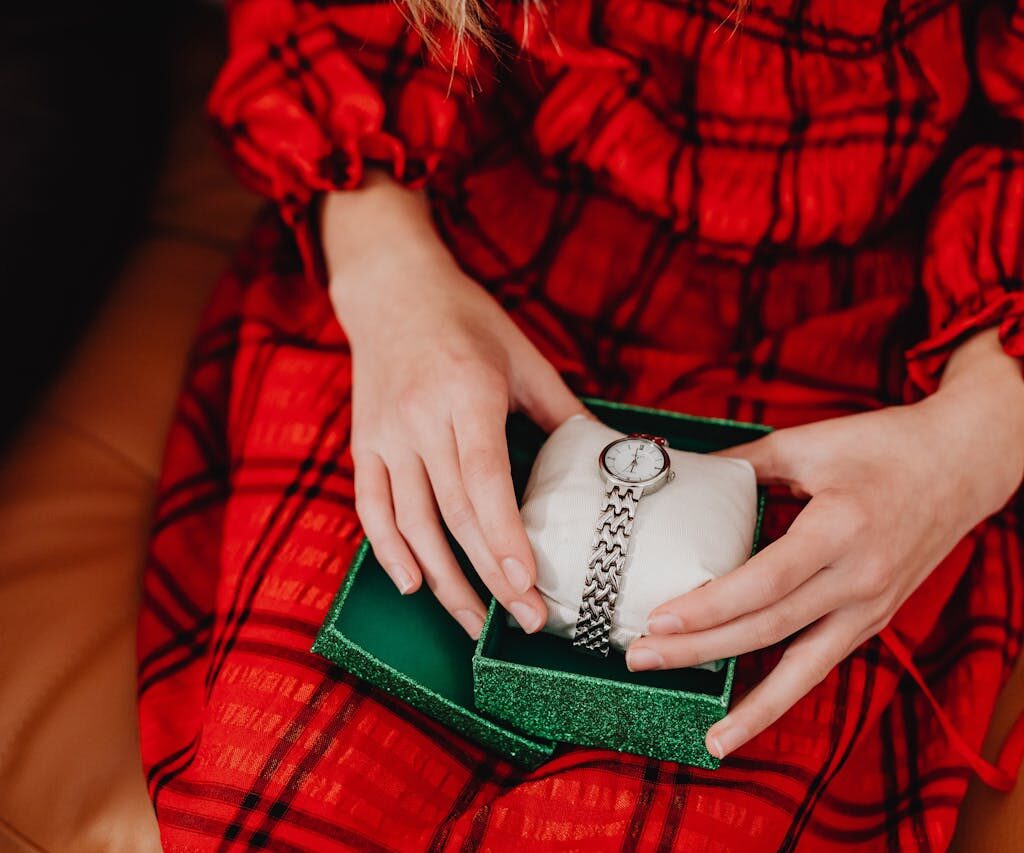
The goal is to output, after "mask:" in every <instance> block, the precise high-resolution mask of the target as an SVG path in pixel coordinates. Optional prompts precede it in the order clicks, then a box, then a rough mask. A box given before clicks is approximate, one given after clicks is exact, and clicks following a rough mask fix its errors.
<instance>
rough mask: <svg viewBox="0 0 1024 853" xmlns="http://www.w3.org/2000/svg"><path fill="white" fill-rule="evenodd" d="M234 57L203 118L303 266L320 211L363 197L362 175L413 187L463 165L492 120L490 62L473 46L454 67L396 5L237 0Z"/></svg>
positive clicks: (446, 51) (450, 46)
mask: <svg viewBox="0 0 1024 853" xmlns="http://www.w3.org/2000/svg"><path fill="white" fill-rule="evenodd" d="M228 21H229V44H228V59H227V61H226V63H225V65H224V67H223V69H222V70H221V73H220V75H219V77H218V79H217V81H216V83H215V85H214V88H213V91H212V93H211V95H210V98H209V101H208V110H209V113H210V116H211V118H212V120H213V123H214V126H215V129H216V131H217V135H218V138H219V139H220V141H221V142H222V144H223V146H224V147H225V148H226V150H227V152H228V155H229V158H230V160H231V162H232V164H233V166H234V167H235V169H236V171H237V172H238V173H239V175H240V176H241V178H242V180H243V181H244V182H245V183H246V184H247V185H248V186H250V187H251V188H253V189H254V190H256V191H257V192H260V193H262V194H264V195H266V196H269V197H270V198H271V199H273V200H274V201H275V202H277V204H278V205H279V207H280V210H281V213H282V215H283V217H284V219H285V221H286V222H288V224H290V225H291V226H292V227H293V228H294V229H295V230H296V233H297V237H298V239H299V245H300V249H301V250H302V253H303V255H304V257H305V259H306V261H307V263H310V262H313V263H319V261H318V260H315V259H314V258H313V257H312V256H313V255H316V254H317V250H316V249H315V246H314V245H313V244H314V242H315V239H316V237H315V234H314V230H315V229H314V227H313V223H312V220H313V219H314V218H315V217H313V216H312V210H313V207H314V204H313V203H314V202H315V201H316V199H317V198H318V197H319V195H320V194H322V193H324V192H328V191H332V190H348V189H353V188H355V187H358V186H359V185H360V183H361V181H362V179H363V175H364V173H365V171H366V169H367V168H371V167H372V168H379V169H385V170H387V171H388V172H389V173H390V174H391V175H392V176H393V177H394V178H395V179H396V180H398V181H400V182H401V183H403V184H404V185H406V186H409V187H410V188H417V187H420V186H423V185H424V184H426V183H427V182H428V181H430V180H431V179H432V177H433V176H434V175H435V174H437V173H438V172H439V171H440V170H443V169H444V168H445V165H446V164H450V163H453V162H457V161H458V160H459V159H460V158H462V157H465V156H467V154H468V152H469V151H470V150H471V148H472V141H473V140H474V138H476V137H477V136H478V134H479V132H480V126H481V124H483V123H484V122H485V117H484V114H483V110H482V108H481V105H482V103H483V102H484V101H485V99H486V95H487V93H488V91H489V90H490V89H491V88H493V82H494V80H493V77H494V74H493V69H494V63H493V61H491V57H490V56H489V55H488V54H487V53H486V52H485V51H483V50H481V49H479V48H478V47H476V46H475V45H473V44H468V45H467V46H465V47H464V48H463V49H462V50H461V51H459V52H458V61H457V62H456V63H455V66H454V71H453V70H452V68H453V56H454V55H455V53H456V51H455V50H454V43H453V40H452V38H451V34H450V33H447V32H439V33H438V34H437V42H438V43H437V45H436V48H437V49H436V51H435V52H434V53H431V51H430V50H428V47H427V45H426V44H425V42H424V40H423V38H422V37H421V36H420V35H419V34H418V33H416V31H415V30H414V28H413V27H412V26H411V25H410V24H409V22H408V20H407V19H406V17H404V15H403V12H402V10H401V9H400V8H399V5H398V4H397V3H395V2H393V0H380V2H374V1H373V0H368V2H359V0H357V2H350V3H340V4H320V3H314V2H307V0H235V2H232V3H229V6H228Z"/></svg>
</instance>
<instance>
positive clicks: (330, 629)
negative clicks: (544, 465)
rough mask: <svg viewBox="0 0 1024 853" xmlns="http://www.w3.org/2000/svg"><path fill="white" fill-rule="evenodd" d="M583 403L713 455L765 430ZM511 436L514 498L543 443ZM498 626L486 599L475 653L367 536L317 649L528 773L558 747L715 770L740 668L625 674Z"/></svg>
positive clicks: (629, 427)
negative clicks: (707, 744)
mask: <svg viewBox="0 0 1024 853" xmlns="http://www.w3.org/2000/svg"><path fill="white" fill-rule="evenodd" d="M584 402H585V403H586V404H587V406H588V407H589V408H590V409H591V410H592V411H593V412H594V413H595V414H596V415H597V416H598V417H599V418H600V419H601V420H602V421H604V422H605V423H607V424H608V425H609V426H612V427H614V428H615V429H618V430H621V431H622V432H647V433H653V434H657V435H662V436H664V437H665V438H666V439H667V440H668V442H669V443H670V444H671V445H672V446H673V447H678V448H680V449H683V450H694V451H700V452H705V451H709V450H716V449H718V448H722V447H727V446H729V445H731V444H738V443H740V442H743V441H749V440H751V439H753V438H756V437H758V436H759V435H762V434H763V433H765V432H767V431H768V428H767V427H763V426H758V425H755V424H741V423H737V422H734V421H725V420H715V419H708V418H696V417H690V416H686V415H679V414H676V413H673V412H663V411H658V410H654V409H644V408H638V407H634V406H628V405H625V404H620V403H609V402H606V401H601V400H593V399H587V400H585V401H584ZM507 432H508V439H509V458H510V461H511V464H512V477H513V480H514V482H515V486H516V492H517V496H521V495H522V492H523V489H524V488H525V487H526V481H527V479H528V477H529V474H530V468H531V467H532V465H533V460H534V458H535V457H536V455H537V452H538V451H539V450H540V446H541V444H543V442H544V439H545V437H546V436H545V435H544V433H543V432H542V431H541V430H540V429H539V428H538V427H537V426H535V425H534V424H533V423H531V422H530V421H529V420H528V419H526V418H525V417H522V416H520V415H513V416H512V417H510V418H509V421H508V430H507ZM450 541H451V542H452V548H453V551H454V552H455V555H456V557H457V559H458V561H459V564H460V565H461V566H462V567H463V570H464V571H465V572H466V575H467V577H468V578H469V579H470V581H471V582H472V583H473V584H474V585H475V586H476V588H477V589H478V590H479V591H481V592H486V590H484V588H483V587H482V586H481V585H480V582H479V579H478V578H477V577H476V573H475V572H474V571H473V570H472V567H471V566H470V564H469V561H468V560H467V559H466V556H465V554H463V552H462V550H461V549H460V548H459V547H458V545H457V544H456V543H455V542H454V541H453V540H450ZM504 623H505V620H504V612H503V611H502V610H501V609H500V608H499V607H497V606H496V604H495V603H494V602H492V604H491V609H490V613H489V616H488V619H487V623H486V624H485V626H484V630H483V633H482V634H481V637H480V641H479V643H477V644H476V647H475V650H474V643H473V641H472V640H471V639H470V638H469V637H467V636H466V634H465V632H464V631H463V630H462V629H461V628H460V627H459V626H458V625H457V624H456V623H455V621H454V620H453V619H452V618H451V617H450V616H449V615H448V614H447V613H446V612H445V610H444V609H443V608H442V607H441V605H440V604H438V603H437V601H436V599H435V598H434V597H433V595H432V594H431V593H430V591H429V590H428V589H426V587H425V586H424V587H423V588H421V589H420V590H419V591H417V592H416V593H414V594H412V595H409V596H403V595H401V594H400V593H399V592H398V591H397V590H396V589H395V588H394V586H393V584H392V583H391V581H390V580H389V579H388V577H387V576H386V575H385V573H384V570H383V569H382V568H381V566H380V564H379V563H378V562H377V560H376V558H375V557H374V554H373V549H372V548H371V547H370V545H369V543H368V542H367V541H364V542H363V544H362V545H361V547H360V548H359V550H358V551H357V553H356V555H355V557H354V558H353V561H352V564H351V566H349V569H348V572H347V574H346V577H345V581H344V582H343V584H342V586H341V589H340V590H339V591H338V594H337V596H336V597H335V599H334V602H333V604H332V605H331V608H330V611H329V613H328V615H327V618H326V619H325V620H324V623H323V625H322V626H321V629H320V632H319V634H318V636H317V638H316V642H315V643H314V645H313V649H312V651H313V652H315V653H317V654H319V655H321V656H323V657H325V658H327V659H328V660H330V661H332V662H334V663H336V664H338V665H339V666H342V667H343V668H345V669H346V670H348V671H349V672H351V673H353V674H354V675H357V676H358V677H360V678H362V679H363V680H365V681H368V682H370V683H371V684H374V685H376V686H377V687H380V688H381V689H383V690H385V691H387V692H388V693H391V694H392V695H394V696H397V697H398V698H400V699H402V700H403V701H405V702H407V703H408V704H409V705H412V706H413V707H415V708H418V709H419V710H420V711H422V712H423V713H425V714H427V715H428V716H430V717H433V718H434V719H436V720H439V721H440V722H442V723H444V724H445V725H448V726H449V727H451V728H453V729H455V730H456V731H458V732H460V733H461V734H463V735H465V736H466V737H467V738H469V739H471V740H474V741H476V742H477V743H480V744H482V745H484V746H486V747H488V748H490V749H492V750H494V751H496V752H498V753H500V754H502V755H504V756H506V757H507V758H510V759H512V760H514V761H516V762H517V763H519V764H522V765H525V766H528V767H532V766H537V765H539V764H541V763H543V762H544V761H545V760H546V759H547V758H549V757H550V756H551V754H552V753H553V751H554V749H555V745H556V744H555V741H560V740H561V741H567V742H570V743H575V744H579V745H591V746H606V747H610V748H613V749H619V750H623V751H630V752H637V753H641V754H647V755H652V756H655V757H661V758H670V759H674V760H677V761H686V762H688V763H692V764H699V765H701V766H715V765H714V759H712V758H711V756H710V755H708V754H707V752H706V751H705V750H704V746H703V738H704V734H705V733H706V732H707V729H708V728H709V727H710V726H711V724H712V723H714V722H715V720H717V719H720V718H721V717H722V716H723V715H724V714H725V710H726V707H727V705H728V699H729V694H730V690H731V686H732V675H733V670H734V667H735V661H733V660H730V661H728V662H727V663H726V666H725V667H723V669H722V670H721V672H719V673H711V672H707V671H704V670H677V671H674V672H654V673H630V672H629V671H628V670H627V669H626V667H625V664H624V662H623V657H622V655H621V654H616V653H613V654H612V655H611V656H609V658H608V659H607V660H600V659H598V658H594V657H588V656H585V655H582V654H579V653H578V652H574V651H573V650H572V648H571V644H570V643H569V642H568V641H566V640H564V639H559V638H556V637H552V636H550V635H548V634H537V635H534V636H529V637H528V636H527V635H525V634H523V633H522V632H521V631H518V630H517V629H511V628H506V627H505V624H504ZM513 685H514V686H515V687H514V689H512V688H513ZM580 703H583V704H582V705H581V704H580ZM582 711H585V712H586V713H585V714H581V712H582ZM574 716H575V719H573V717H574ZM583 717H585V718H586V719H583ZM644 732H646V734H645V733H644ZM698 743H699V750H698V749H697V744H698ZM698 753H701V754H698Z"/></svg>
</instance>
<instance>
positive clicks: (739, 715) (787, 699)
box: [706, 609, 860, 758]
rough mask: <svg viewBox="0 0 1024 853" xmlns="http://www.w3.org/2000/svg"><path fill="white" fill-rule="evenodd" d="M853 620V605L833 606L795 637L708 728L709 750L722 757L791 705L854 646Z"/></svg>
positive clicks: (854, 628)
mask: <svg viewBox="0 0 1024 853" xmlns="http://www.w3.org/2000/svg"><path fill="white" fill-rule="evenodd" d="M857 624H858V623H857V617H856V612H855V611H854V610H853V609H850V610H849V611H845V610H840V611H836V612H834V613H831V614H829V616H828V617H826V618H825V619H823V620H822V621H821V622H819V623H818V624H817V625H815V626H814V627H813V628H811V629H810V630H808V631H807V632H805V633H804V634H801V635H800V637H799V638H798V639H796V640H794V641H793V643H792V644H791V645H790V646H789V648H788V649H786V652H785V654H783V656H782V660H781V661H779V664H778V665H777V666H776V667H775V669H773V670H772V671H771V673H769V675H768V677H767V678H766V679H765V680H764V681H762V682H761V683H760V684H759V685H758V686H757V687H755V688H754V689H753V690H751V691H750V693H748V694H747V695H746V696H744V697H743V699H741V700H740V702H739V703H738V704H737V705H736V707H735V708H733V709H732V710H731V711H730V712H729V713H728V714H727V715H726V716H725V718H723V719H721V720H719V721H718V722H717V723H715V724H714V725H713V726H712V727H711V728H710V729H709V730H708V734H707V739H706V744H707V748H708V752H710V753H711V754H712V755H714V756H715V757H716V758H724V757H725V756H726V755H728V754H729V753H730V752H733V751H734V750H736V749H737V748H739V747H740V746H742V745H743V744H745V743H746V742H747V741H748V740H750V739H751V738H752V737H754V736H755V735H758V734H760V733H761V732H763V731H764V730H765V729H766V728H768V726H770V725H771V724H772V723H774V722H775V721H776V720H777V719H779V717H781V716H782V715H783V714H784V713H786V711H788V710H789V709H790V708H791V707H793V705H795V704H796V703H797V702H798V701H799V700H800V699H802V698H803V697H804V696H805V695H806V694H807V693H809V692H810V691H811V689H812V688H813V687H814V686H815V685H817V684H818V683H819V682H821V681H822V680H823V679H824V678H825V677H826V676H827V675H828V674H829V673H830V672H831V671H832V669H833V668H834V667H835V666H837V665H838V664H839V663H840V662H842V661H843V659H844V658H845V657H846V656H847V655H848V654H849V653H850V651H852V649H853V648H854V647H855V646H856V645H857V640H858V637H859V635H860V631H859V629H858V628H857V627H856V626H857Z"/></svg>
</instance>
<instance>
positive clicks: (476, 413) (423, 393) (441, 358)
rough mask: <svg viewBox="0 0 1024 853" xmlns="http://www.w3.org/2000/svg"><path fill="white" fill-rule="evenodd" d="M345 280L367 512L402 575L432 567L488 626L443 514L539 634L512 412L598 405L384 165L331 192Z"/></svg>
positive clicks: (359, 495)
mask: <svg viewBox="0 0 1024 853" xmlns="http://www.w3.org/2000/svg"><path fill="white" fill-rule="evenodd" d="M322 232H323V243H324V249H325V254H326V258H327V264H328V269H329V272H330V293H331V300H332V302H333V304H334V307H335V310H336V312H337V315H338V319H339V321H340V322H341V324H342V326H343V328H344V330H345V333H346V335H347V337H348V339H349V344H350V347H351V351H352V383H353V388H352V393H353V403H352V405H353V416H352V455H353V461H354V464H355V493H356V511H357V512H358V514H359V519H360V521H361V523H362V525H363V528H364V530H365V532H366V535H367V537H368V538H369V540H370V542H371V543H372V545H373V550H374V554H375V555H376V557H377V559H378V560H379V561H380V563H381V564H382V565H383V567H384V569H385V571H386V572H387V573H388V575H389V576H390V577H391V579H392V581H393V582H394V583H395V585H396V586H397V587H398V589H399V590H400V591H401V592H402V593H404V594H408V593H411V592H414V591H415V590H416V589H418V588H419V587H420V585H421V583H422V582H423V581H424V580H425V581H426V583H427V585H428V586H429V587H430V589H431V591H432V592H433V594H434V595H435V596H437V599H438V600H439V601H440V602H441V604H442V605H443V606H444V607H445V609H446V610H448V612H449V613H451V615H452V616H453V617H455V619H456V620H457V621H458V622H459V624H460V625H462V627H463V628H464V629H465V630H466V632H467V633H468V634H469V635H470V636H471V637H473V638H476V637H478V636H479V634H480V629H481V627H482V625H483V620H484V616H485V613H486V609H485V607H484V605H483V603H482V602H481V601H480V598H479V597H478V596H477V594H476V592H475V591H474V590H473V587H472V586H471V585H470V583H469V582H468V580H467V579H466V577H465V576H464V575H463V573H462V570H461V569H460V568H459V566H458V564H457V562H456V560H455V557H454V555H453V553H452V551H451V548H450V547H449V545H448V542H447V540H446V538H445V535H444V531H443V529H442V526H441V520H442V519H443V520H444V523H445V524H446V525H447V527H448V529H449V530H450V531H451V533H452V535H453V536H454V537H455V539H456V540H457V541H458V543H459V545H460V546H461V547H462V549H463V550H464V551H465V552H466V555H467V556H468V557H469V559H470V561H471V562H472V564H473V567H474V568H475V570H476V571H477V573H478V574H479V575H480V577H481V579H482V580H483V582H484V583H485V584H486V586H487V588H488V589H489V590H490V591H491V592H492V593H493V594H494V596H495V597H496V598H497V599H498V601H500V602H501V604H502V606H504V607H505V609H507V610H508V611H509V612H510V613H511V614H512V615H513V616H514V617H515V618H516V620H517V621H518V622H519V623H520V625H522V627H523V628H524V629H525V630H526V631H528V632H531V633H532V632H534V631H537V630H539V629H540V628H541V627H542V626H543V625H544V623H545V621H546V619H547V610H546V608H545V606H544V602H543V600H542V599H541V596H540V594H539V593H538V592H537V590H536V589H535V588H534V584H535V581H536V577H537V572H536V565H535V563H534V560H533V555H532V552H531V549H530V543H529V540H528V539H527V536H526V531H525V529H524V528H523V524H522V521H521V519H520V516H519V510H518V507H517V504H516V498H515V493H514V490H513V485H512V477H511V472H510V465H509V456H508V447H507V443H506V440H505V419H506V416H507V414H508V412H509V411H522V412H525V413H526V414H527V415H529V416H530V417H531V418H532V419H533V420H534V421H535V422H536V423H537V424H538V425H539V426H541V427H542V428H543V429H545V430H546V431H549V432H550V431H551V430H552V429H554V428H555V427H557V426H558V425H559V424H561V423H562V422H564V421H565V420H566V419H567V418H569V417H571V416H572V415H575V414H578V413H586V409H585V408H584V407H583V405H582V404H581V403H580V401H579V400H578V399H577V398H576V396H575V395H574V394H573V393H572V392H571V391H570V390H569V388H568V387H567V386H566V385H565V383H564V382H563V381H562V379H561V377H560V376H559V375H558V372H557V371H556V370H555V369H554V367H553V366H552V365H551V364H550V363H549V362H548V361H547V360H546V359H545V358H544V357H543V356H542V355H541V354H540V352H539V351H538V350H537V349H536V347H535V346H534V345H533V344H532V343H531V342H530V341H529V340H528V339H527V338H526V336H525V335H524V334H523V333H522V332H521V331H520V330H519V329H518V328H517V327H516V325H515V324H514V323H513V322H512V320H511V319H510V318H509V316H508V315H507V314H506V313H505V311H504V310H503V309H502V307H501V306H500V305H499V304H498V303H497V302H496V301H495V300H494V299H493V297H491V295H490V294H488V293H487V292H486V291H485V290H484V289H483V288H482V287H480V285H478V284H477V283H476V282H474V281H472V280H471V279H469V278H468V277H467V276H465V275H464V274H463V273H462V272H461V270H459V268H458V266H457V265H456V263H455V261H454V260H453V258H452V257H451V255H450V254H449V253H448V251H447V250H446V248H445V247H444V245H443V244H442V242H441V241H440V238H439V237H438V236H437V235H436V232H435V231H434V229H433V226H432V223H431V222H430V214H429V208H428V206H427V203H426V201H425V199H424V197H423V196H422V194H419V193H414V192H411V191H409V190H407V189H404V188H403V187H400V186H398V185H397V184H395V183H394V182H392V181H391V180H390V179H389V178H386V177H383V176H381V175H376V176H374V177H373V178H372V179H368V180H367V182H366V188H365V189H361V190H358V191H354V192H346V193H335V194H331V195H329V196H327V198H326V200H325V203H324V210H323V219H322Z"/></svg>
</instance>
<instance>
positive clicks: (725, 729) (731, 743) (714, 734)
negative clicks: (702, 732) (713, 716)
mask: <svg viewBox="0 0 1024 853" xmlns="http://www.w3.org/2000/svg"><path fill="white" fill-rule="evenodd" d="M742 744H743V732H741V731H740V730H739V729H737V728H735V727H733V726H721V727H720V728H714V729H712V730H711V731H709V732H708V739H707V747H708V752H710V753H711V754H712V755H713V756H715V758H725V756H727V755H728V754H729V753H730V752H732V751H733V750H735V749H738V748H739V747H740V746H741V745H742Z"/></svg>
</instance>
